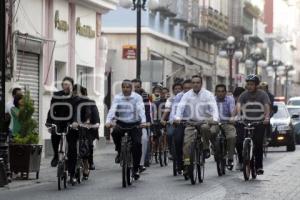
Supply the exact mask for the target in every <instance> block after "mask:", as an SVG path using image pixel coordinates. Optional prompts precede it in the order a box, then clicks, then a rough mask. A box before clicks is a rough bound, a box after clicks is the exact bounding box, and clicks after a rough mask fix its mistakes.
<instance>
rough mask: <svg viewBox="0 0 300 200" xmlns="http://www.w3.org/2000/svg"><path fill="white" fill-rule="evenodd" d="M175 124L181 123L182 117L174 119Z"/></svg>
mask: <svg viewBox="0 0 300 200" xmlns="http://www.w3.org/2000/svg"><path fill="white" fill-rule="evenodd" d="M173 123H174V124H175V125H176V124H180V123H181V120H180V119H176V120H174V122H173Z"/></svg>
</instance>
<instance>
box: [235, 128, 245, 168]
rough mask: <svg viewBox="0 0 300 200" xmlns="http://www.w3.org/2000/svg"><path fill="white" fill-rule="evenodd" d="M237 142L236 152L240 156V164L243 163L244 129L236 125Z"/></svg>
mask: <svg viewBox="0 0 300 200" xmlns="http://www.w3.org/2000/svg"><path fill="white" fill-rule="evenodd" d="M235 129H236V133H237V140H236V151H237V155H238V161H239V163H243V142H244V138H245V133H244V131H245V130H244V127H243V125H241V124H237V125H235Z"/></svg>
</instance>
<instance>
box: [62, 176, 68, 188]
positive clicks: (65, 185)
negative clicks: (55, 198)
mask: <svg viewBox="0 0 300 200" xmlns="http://www.w3.org/2000/svg"><path fill="white" fill-rule="evenodd" d="M67 178H68V174H67V172H65V173H64V177H63V182H64V188H65V189H66V188H67Z"/></svg>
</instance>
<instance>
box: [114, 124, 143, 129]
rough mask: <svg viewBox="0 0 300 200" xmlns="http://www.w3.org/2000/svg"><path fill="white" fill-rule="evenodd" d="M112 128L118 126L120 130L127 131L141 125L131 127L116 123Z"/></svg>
mask: <svg viewBox="0 0 300 200" xmlns="http://www.w3.org/2000/svg"><path fill="white" fill-rule="evenodd" d="M113 127H114V128H118V129H121V130H124V131H129V130H132V129H135V128H141V126H140V125H135V126H131V127H126V128H125V127H122V126H120V125H118V124H115V125H114V126H113Z"/></svg>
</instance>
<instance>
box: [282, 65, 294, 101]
mask: <svg viewBox="0 0 300 200" xmlns="http://www.w3.org/2000/svg"><path fill="white" fill-rule="evenodd" d="M293 70H294V66H293V65H292V64H287V65H286V66H285V69H284V72H285V100H286V101H287V100H288V99H287V98H288V83H289V82H288V79H289V72H292V71H293Z"/></svg>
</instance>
